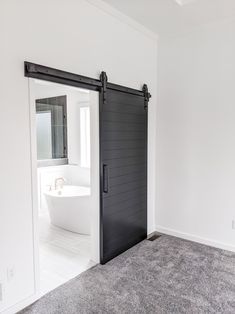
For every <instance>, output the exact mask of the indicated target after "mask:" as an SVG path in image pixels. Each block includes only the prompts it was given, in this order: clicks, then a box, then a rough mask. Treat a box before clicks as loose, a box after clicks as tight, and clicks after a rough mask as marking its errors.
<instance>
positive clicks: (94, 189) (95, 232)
mask: <svg viewBox="0 0 235 314" xmlns="http://www.w3.org/2000/svg"><path fill="white" fill-rule="evenodd" d="M34 84H35V82H34V79H32V78H28V89H29V106H30V111H29V112H30V116H29V119H30V153H31V194H32V213H33V215H32V217H33V258H34V293H35V300H36V299H39V298H40V297H41V295H40V262H39V228H38V225H39V219H38V214H39V209H38V184H37V143H36V107H35V94H34ZM90 113H91V174H90V175H91V193H92V195H91V196H92V198H93V201H94V204H97V206H94V207H93V208H92V215H91V216H92V222H91V241H92V243H91V260H92V261H93V262H95V263H100V190H99V189H100V187H99V186H100V183H99V180H100V176H99V93H98V92H94V91H90Z"/></svg>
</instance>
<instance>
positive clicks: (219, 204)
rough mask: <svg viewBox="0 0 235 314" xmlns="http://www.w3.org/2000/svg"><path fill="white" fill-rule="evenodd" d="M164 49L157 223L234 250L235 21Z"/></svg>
mask: <svg viewBox="0 0 235 314" xmlns="http://www.w3.org/2000/svg"><path fill="white" fill-rule="evenodd" d="M158 55H159V58H158V64H159V74H158V83H159V90H158V94H159V100H158V113H157V117H158V118H157V129H158V133H157V134H158V135H157V143H158V144H157V151H158V157H157V164H158V166H157V181H158V184H157V186H158V188H157V200H158V201H157V213H156V224H157V229H158V230H159V231H163V232H166V233H170V234H173V235H178V236H182V237H185V238H188V239H192V240H196V241H199V242H203V243H207V244H211V245H215V246H218V247H222V248H228V249H231V250H235V230H233V229H232V220H235V193H234V191H235V123H234V121H235V105H234V104H235V88H234V78H235V58H234V56H235V21H234V20H225V21H222V22H220V23H213V24H208V25H206V26H204V27H201V28H200V29H198V30H197V31H195V32H193V33H190V34H188V35H185V36H181V37H178V38H174V39H168V40H167V39H165V40H164V39H160V41H159V54H158Z"/></svg>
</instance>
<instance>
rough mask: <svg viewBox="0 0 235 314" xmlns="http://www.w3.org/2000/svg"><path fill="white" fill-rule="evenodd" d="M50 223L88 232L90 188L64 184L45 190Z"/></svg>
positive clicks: (78, 231) (84, 232) (77, 231)
mask: <svg viewBox="0 0 235 314" xmlns="http://www.w3.org/2000/svg"><path fill="white" fill-rule="evenodd" d="M45 197H46V201H47V205H48V210H49V214H50V218H51V223H52V224H53V225H55V226H58V227H60V228H63V229H66V230H68V231H72V232H76V233H82V234H90V229H91V189H90V187H85V186H75V185H64V187H63V188H62V189H60V190H53V191H48V192H45Z"/></svg>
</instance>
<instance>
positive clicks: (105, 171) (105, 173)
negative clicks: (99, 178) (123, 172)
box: [103, 165, 109, 193]
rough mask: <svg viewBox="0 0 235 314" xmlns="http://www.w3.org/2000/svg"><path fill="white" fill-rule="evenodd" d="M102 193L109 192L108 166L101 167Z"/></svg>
mask: <svg viewBox="0 0 235 314" xmlns="http://www.w3.org/2000/svg"><path fill="white" fill-rule="evenodd" d="M103 192H104V193H108V192H109V173H108V165H103Z"/></svg>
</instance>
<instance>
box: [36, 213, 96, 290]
mask: <svg viewBox="0 0 235 314" xmlns="http://www.w3.org/2000/svg"><path fill="white" fill-rule="evenodd" d="M39 244H40V245H39V247H40V290H41V295H44V294H45V293H47V292H49V291H51V290H53V289H55V288H56V287H58V286H60V285H61V284H63V283H65V282H66V281H68V280H70V279H72V278H74V277H76V276H77V275H78V274H80V273H82V272H83V271H85V270H87V269H89V268H90V267H92V266H94V265H95V263H94V262H92V261H91V260H90V249H91V239H90V236H87V235H81V234H77V233H73V232H69V231H66V230H63V229H61V228H58V227H55V226H53V225H51V224H50V219H49V216H48V215H47V214H45V215H43V216H39Z"/></svg>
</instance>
